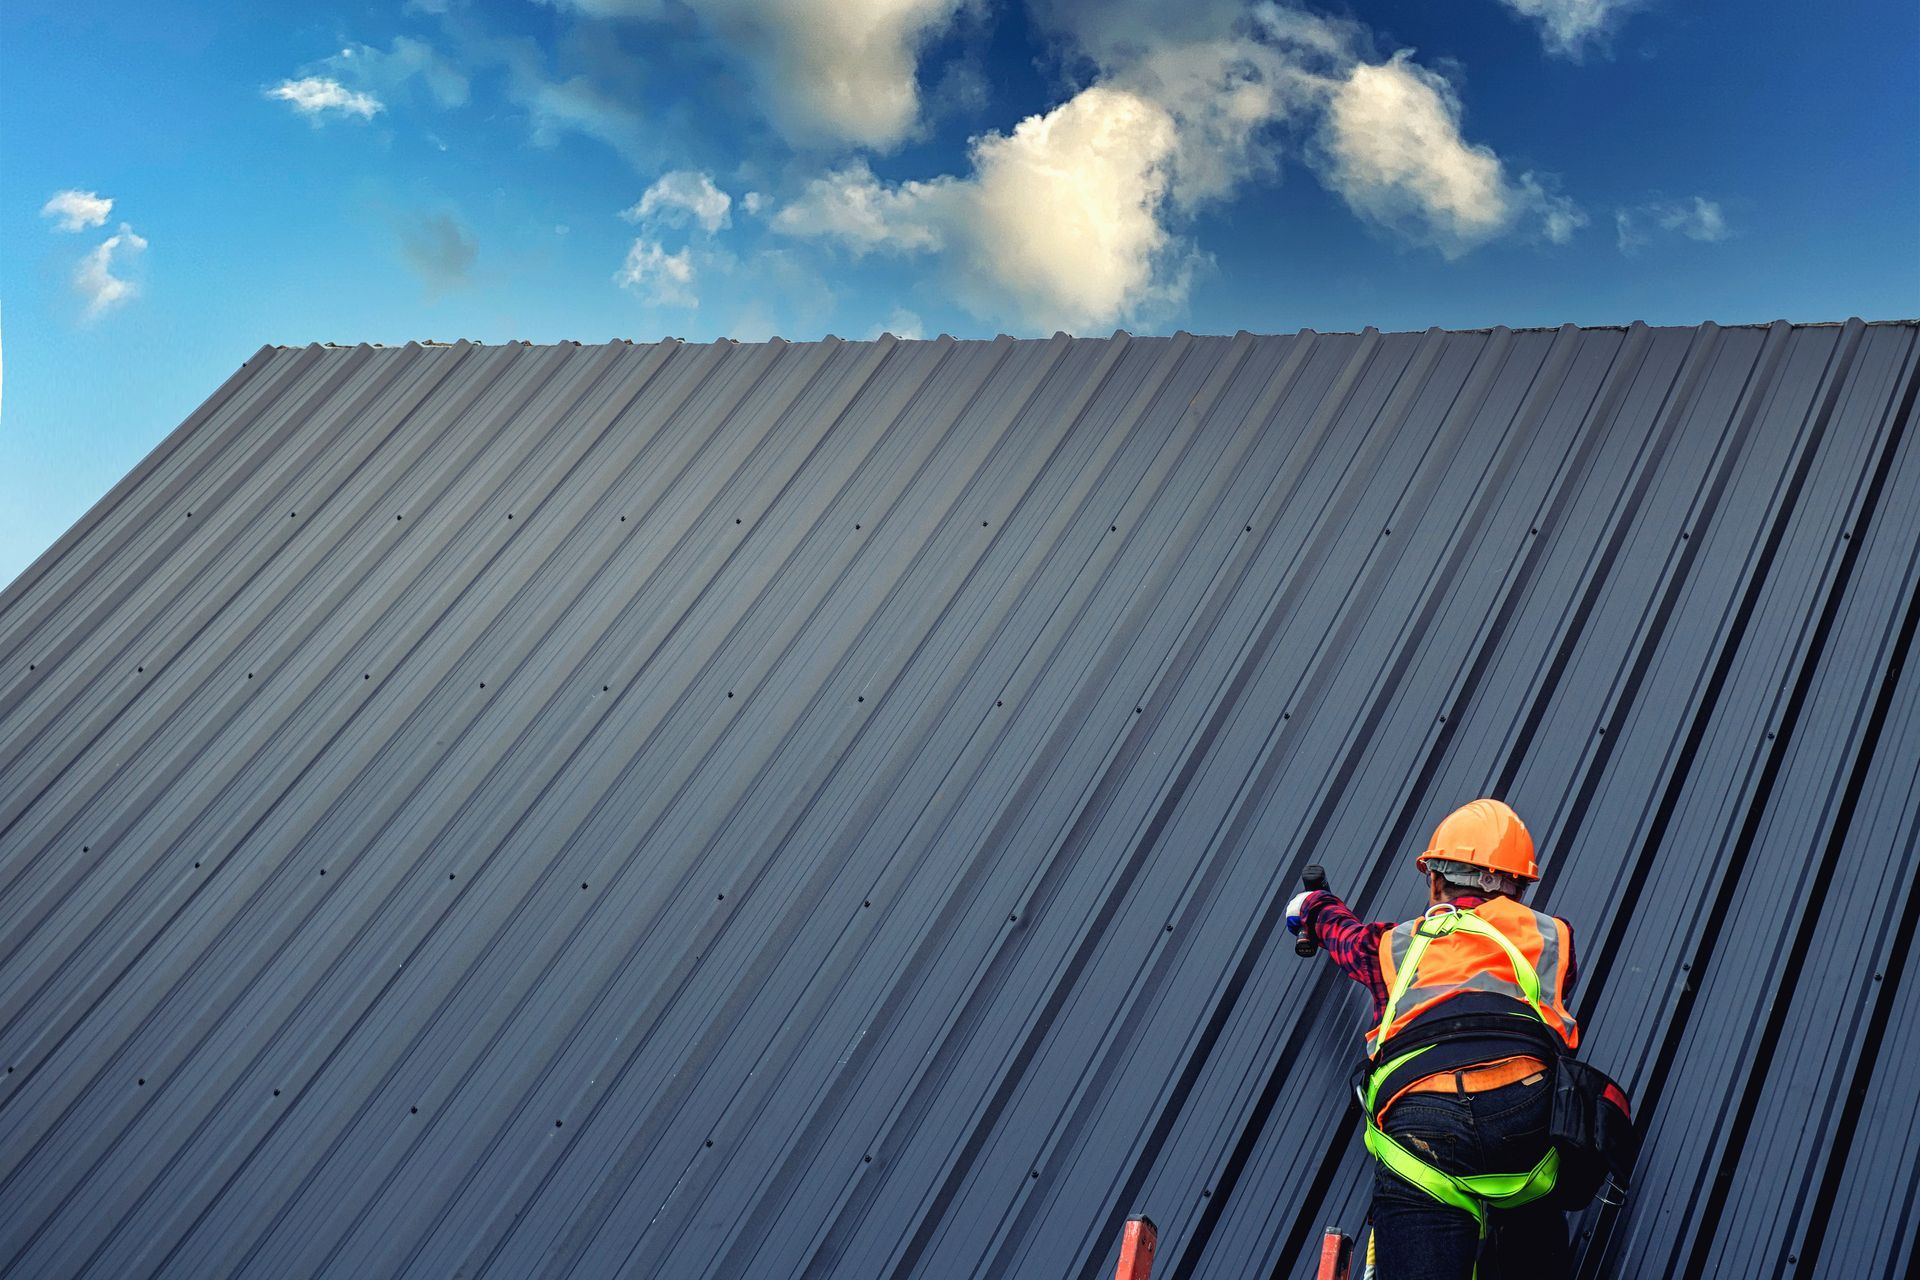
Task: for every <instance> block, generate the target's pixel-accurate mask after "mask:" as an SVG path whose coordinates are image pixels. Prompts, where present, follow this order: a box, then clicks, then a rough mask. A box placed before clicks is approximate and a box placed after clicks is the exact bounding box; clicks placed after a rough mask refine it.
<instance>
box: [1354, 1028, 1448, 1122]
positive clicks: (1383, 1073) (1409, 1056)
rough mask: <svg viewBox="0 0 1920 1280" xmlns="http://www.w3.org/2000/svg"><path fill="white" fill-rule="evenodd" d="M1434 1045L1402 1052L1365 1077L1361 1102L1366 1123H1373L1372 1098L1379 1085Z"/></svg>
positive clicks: (1378, 1091) (1376, 1096)
mask: <svg viewBox="0 0 1920 1280" xmlns="http://www.w3.org/2000/svg"><path fill="white" fill-rule="evenodd" d="M1435 1047H1436V1046H1434V1045H1430V1044H1427V1045H1421V1046H1420V1047H1419V1048H1418V1049H1415V1050H1413V1051H1412V1052H1411V1053H1403V1054H1401V1055H1400V1056H1399V1057H1397V1058H1394V1059H1393V1060H1391V1061H1390V1062H1388V1063H1387V1064H1386V1065H1385V1066H1383V1067H1376V1068H1375V1069H1374V1071H1373V1073H1372V1074H1371V1075H1369V1076H1368V1077H1367V1093H1366V1097H1365V1098H1364V1099H1362V1103H1363V1105H1364V1106H1365V1107H1366V1109H1367V1123H1369V1124H1371V1123H1373V1104H1374V1100H1375V1099H1376V1098H1378V1097H1379V1096H1380V1086H1381V1085H1382V1084H1383V1083H1385V1082H1386V1079H1387V1077H1388V1076H1390V1075H1392V1074H1393V1073H1394V1072H1396V1071H1398V1070H1399V1069H1400V1068H1402V1067H1404V1066H1406V1065H1407V1064H1408V1063H1409V1062H1412V1061H1413V1060H1414V1059H1415V1058H1417V1057H1419V1056H1420V1055H1421V1054H1423V1053H1425V1052H1426V1051H1427V1050H1429V1049H1432V1048H1435Z"/></svg>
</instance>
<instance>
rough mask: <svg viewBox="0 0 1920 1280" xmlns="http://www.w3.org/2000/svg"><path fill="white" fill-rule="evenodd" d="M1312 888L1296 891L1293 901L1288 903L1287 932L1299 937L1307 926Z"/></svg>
mask: <svg viewBox="0 0 1920 1280" xmlns="http://www.w3.org/2000/svg"><path fill="white" fill-rule="evenodd" d="M1313 893H1314V891H1313V890H1312V889H1309V890H1307V891H1306V892H1305V893H1296V894H1295V895H1294V896H1293V901H1292V902H1289V903H1288V904H1287V932H1288V933H1290V934H1292V935H1293V936H1294V937H1296V938H1297V937H1299V936H1300V935H1301V934H1302V933H1303V932H1305V930H1306V927H1307V917H1306V910H1307V899H1308V898H1310V897H1312V896H1313Z"/></svg>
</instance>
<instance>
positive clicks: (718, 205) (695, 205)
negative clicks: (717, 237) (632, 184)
mask: <svg viewBox="0 0 1920 1280" xmlns="http://www.w3.org/2000/svg"><path fill="white" fill-rule="evenodd" d="M732 206H733V200H732V198H731V197H730V196H728V195H727V193H726V192H724V191H722V190H720V188H719V187H717V186H715V185H714V184H713V175H712V174H707V173H700V172H698V171H697V170H693V169H676V170H674V171H673V172H671V173H666V174H662V175H661V177H660V180H659V181H657V182H655V183H654V184H653V185H652V186H650V187H648V188H647V189H646V191H645V192H644V193H643V194H642V195H641V197H640V200H639V202H638V203H637V204H635V205H634V206H633V207H632V208H630V209H625V210H623V211H622V212H621V214H620V216H621V217H623V218H625V219H626V220H627V221H628V222H636V223H637V222H652V223H657V224H664V225H667V226H684V225H686V224H687V223H688V222H689V221H691V222H692V223H694V224H695V225H697V226H699V228H700V229H701V230H703V231H705V232H707V233H708V234H709V235H711V234H713V233H714V232H716V231H719V230H720V229H721V228H722V227H725V226H727V225H728V217H727V210H728V209H730V208H731V207H732Z"/></svg>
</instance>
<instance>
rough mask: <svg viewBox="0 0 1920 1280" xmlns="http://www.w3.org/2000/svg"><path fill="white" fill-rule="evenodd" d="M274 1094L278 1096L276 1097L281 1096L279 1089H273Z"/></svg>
mask: <svg viewBox="0 0 1920 1280" xmlns="http://www.w3.org/2000/svg"><path fill="white" fill-rule="evenodd" d="M273 1096H274V1097H276V1098H277V1097H279V1096H280V1091H279V1090H278V1089H275V1090H274V1091H273Z"/></svg>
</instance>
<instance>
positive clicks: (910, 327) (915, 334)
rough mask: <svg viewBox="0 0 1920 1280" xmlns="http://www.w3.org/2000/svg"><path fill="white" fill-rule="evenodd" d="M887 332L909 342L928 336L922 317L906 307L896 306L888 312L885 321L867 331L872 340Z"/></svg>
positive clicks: (868, 337) (869, 339)
mask: <svg viewBox="0 0 1920 1280" xmlns="http://www.w3.org/2000/svg"><path fill="white" fill-rule="evenodd" d="M885 333H890V334H892V335H893V336H894V337H896V338H903V339H905V340H906V341H908V342H917V341H919V340H920V339H921V338H924V337H926V330H925V328H924V327H923V325H922V324H921V321H920V317H919V316H918V315H915V314H914V313H913V312H911V311H909V310H907V309H906V308H905V307H895V308H894V309H893V310H892V311H890V312H888V313H887V318H886V320H885V321H883V322H882V323H880V324H877V325H875V326H873V328H871V329H869V330H868V331H867V339H868V341H872V340H873V339H875V338H877V337H879V336H880V335H881V334H885Z"/></svg>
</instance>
